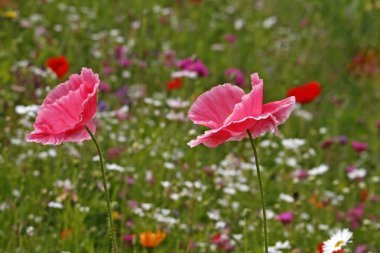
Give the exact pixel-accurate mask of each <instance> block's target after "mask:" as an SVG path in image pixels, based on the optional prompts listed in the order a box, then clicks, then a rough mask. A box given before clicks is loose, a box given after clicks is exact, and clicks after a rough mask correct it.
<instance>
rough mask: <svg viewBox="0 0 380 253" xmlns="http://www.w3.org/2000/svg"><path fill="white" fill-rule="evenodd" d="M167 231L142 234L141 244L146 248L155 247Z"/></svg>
mask: <svg viewBox="0 0 380 253" xmlns="http://www.w3.org/2000/svg"><path fill="white" fill-rule="evenodd" d="M165 237H166V233H164V232H160V231H158V232H157V233H152V232H150V231H148V232H145V233H141V234H140V244H141V245H142V246H143V247H145V248H155V247H157V246H158V244H160V243H161V242H162V240H164V239H165Z"/></svg>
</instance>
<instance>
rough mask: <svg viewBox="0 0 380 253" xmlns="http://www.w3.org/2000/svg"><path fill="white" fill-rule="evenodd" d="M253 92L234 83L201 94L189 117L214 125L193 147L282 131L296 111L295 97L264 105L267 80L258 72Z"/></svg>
mask: <svg viewBox="0 0 380 253" xmlns="http://www.w3.org/2000/svg"><path fill="white" fill-rule="evenodd" d="M251 82H252V91H251V92H250V93H248V94H244V91H243V90H242V89H241V88H239V87H237V86H233V85H231V84H228V83H227V84H223V85H218V86H216V87H214V88H212V89H211V90H209V91H207V92H205V93H204V94H202V95H201V96H199V97H198V98H197V99H196V101H195V102H194V104H193V105H192V106H191V108H190V110H189V113H188V117H189V119H190V120H191V121H193V122H194V123H195V124H200V125H204V126H206V127H209V128H211V129H210V130H208V131H206V132H205V133H204V134H203V135H201V136H198V137H197V139H196V140H192V141H190V142H189V143H188V145H189V146H190V147H194V146H197V145H199V144H201V143H203V144H204V145H205V146H207V147H217V146H219V145H220V144H222V143H223V142H226V141H240V140H242V139H244V138H246V137H247V132H246V131H247V130H250V132H251V134H252V137H253V138H255V137H258V136H260V135H263V134H264V133H266V132H271V131H274V133H275V134H278V130H277V126H278V125H280V124H283V123H284V122H285V121H286V120H287V119H288V117H289V115H290V113H291V112H292V111H293V109H294V106H295V102H296V101H295V98H294V97H288V98H286V99H283V100H280V101H275V102H271V103H268V104H264V105H263V80H262V79H260V77H259V75H258V74H257V73H255V74H252V75H251Z"/></svg>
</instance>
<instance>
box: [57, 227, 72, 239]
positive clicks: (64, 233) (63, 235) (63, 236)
mask: <svg viewBox="0 0 380 253" xmlns="http://www.w3.org/2000/svg"><path fill="white" fill-rule="evenodd" d="M72 232H73V229H72V228H68V229H65V230H63V231H62V232H61V233H59V237H61V239H66V238H67V237H69V236H70V235H71V233H72Z"/></svg>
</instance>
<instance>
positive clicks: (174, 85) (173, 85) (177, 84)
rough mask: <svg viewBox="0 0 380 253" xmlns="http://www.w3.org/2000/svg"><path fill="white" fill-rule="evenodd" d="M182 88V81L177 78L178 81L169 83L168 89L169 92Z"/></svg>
mask: <svg viewBox="0 0 380 253" xmlns="http://www.w3.org/2000/svg"><path fill="white" fill-rule="evenodd" d="M181 86H182V81H181V79H180V78H176V79H173V80H171V81H169V82H168V84H167V86H166V87H167V89H168V90H175V89H179V88H181Z"/></svg>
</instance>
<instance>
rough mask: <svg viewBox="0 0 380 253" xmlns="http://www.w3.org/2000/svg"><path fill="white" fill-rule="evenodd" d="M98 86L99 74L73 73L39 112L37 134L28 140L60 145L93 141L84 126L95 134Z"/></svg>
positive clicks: (85, 70)
mask: <svg viewBox="0 0 380 253" xmlns="http://www.w3.org/2000/svg"><path fill="white" fill-rule="evenodd" d="M99 84H100V80H99V77H98V75H97V74H94V72H93V71H92V70H91V69H87V68H82V72H81V74H80V75H78V74H73V75H71V76H70V78H69V80H68V81H66V82H64V83H61V84H60V85H58V86H57V87H56V88H54V89H53V90H52V91H51V92H49V94H48V95H47V97H46V98H45V100H44V101H43V103H42V106H41V107H40V109H39V110H38V115H37V119H36V122H35V123H34V125H33V126H34V131H33V132H31V133H30V134H29V135H28V136H27V138H26V141H28V142H38V143H42V144H44V145H46V144H50V145H59V144H61V143H62V142H81V141H83V140H88V139H91V136H90V135H89V134H88V133H87V131H86V129H85V127H86V126H87V127H88V128H89V129H90V130H91V132H93V133H95V130H96V126H95V124H94V122H92V119H93V117H94V116H95V113H96V108H97V94H98V87H99Z"/></svg>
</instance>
